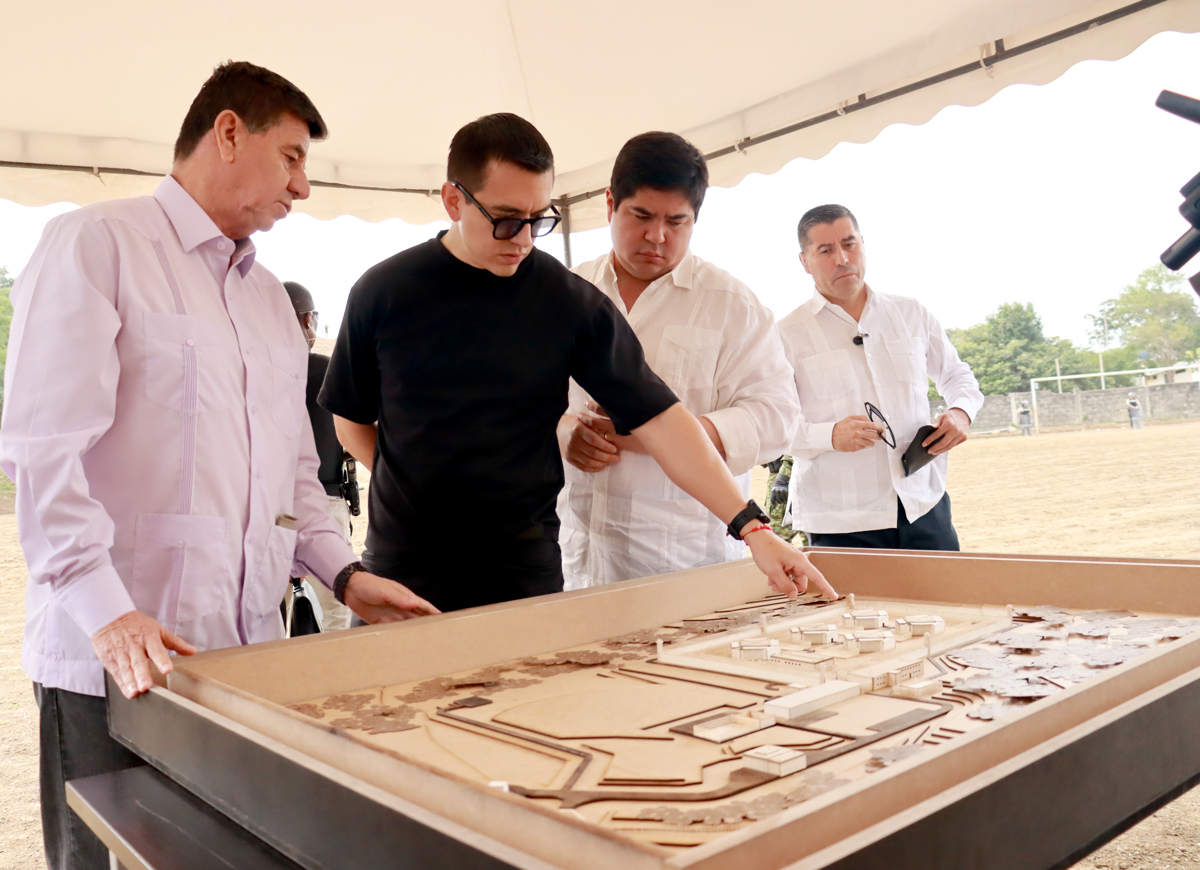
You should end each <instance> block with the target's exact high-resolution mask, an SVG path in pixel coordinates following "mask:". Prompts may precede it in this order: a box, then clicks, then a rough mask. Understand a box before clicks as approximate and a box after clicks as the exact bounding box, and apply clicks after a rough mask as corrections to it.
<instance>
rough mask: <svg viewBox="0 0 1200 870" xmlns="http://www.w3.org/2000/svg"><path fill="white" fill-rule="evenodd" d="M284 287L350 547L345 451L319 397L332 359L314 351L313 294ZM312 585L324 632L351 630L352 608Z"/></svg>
mask: <svg viewBox="0 0 1200 870" xmlns="http://www.w3.org/2000/svg"><path fill="white" fill-rule="evenodd" d="M283 286H284V288H285V289H286V290H287V293H288V298H290V299H291V300H292V307H293V308H294V309H296V319H297V320H299V321H300V329H301V330H302V331H303V332H304V339H305V341H307V342H308V347H309V351H310V353H309V354H308V389H307V390H306V391H305V404H306V405H307V406H308V418H309V420H310V421H312V428H313V439H314V440H315V441H316V443H317V457H318V458H319V459H320V460H321V467H320V468H319V469H318V471H317V480H319V481H320V482H321V485H322V486H323V487H325V494H326V495H327V496H329V513H330V514H331V515H332V516H333V518H334V519H335V520H337V522H338V525H339V526H341V527H342V534H343V535H345V537H346V543H347V544H349V543H350V533H351V529H350V506H349V504H348V503H347V502H346V498H345V493H344V492H343V487H342V484H343V471H342V458H343V456H344V455H345V450H343V449H342V445H341V443H339V442H338V440H337V433H336V432H335V431H334V428H333V415H332V414H330V413H329V412H328V411H326V410H325V409H324V408H322V407H321V406H320V405H318V404H317V393H318V392H320V390H321V383H322V382H323V381H324V380H325V370H326V369H327V368H328V367H329V357H327V356H325V354H323V353H317V352H315V351H313V350H312V347H313V345H314V344H316V341H317V319H318V317H319V315H318V313H317V311H316V305H315V304H314V303H313V298H312V294H311V293H309V292H308V289H307V288H305V287H304V286H303V285H302V284H297V283H296V282H295V281H284V282H283ZM351 462H353V460H351ZM354 485H355V486H357V485H358V484H357V483H355V484H354ZM309 585H310V586H311V587H312V591H313V592H315V593H316V598H317V601H318V602H319V603H320V605H321V630H322V631H333V630H335V629H339V628H349V627H350V620H351V617H352V616H353V613H351V611H350V608H349V607H347V606H346V605H344V604H341V603H340V602H338V600H337V599H336V598H334V597H333V591H332V590H331V589H329V587H327V586H326V585H325V584H324V583H311V584H309ZM289 594H290V590H289Z"/></svg>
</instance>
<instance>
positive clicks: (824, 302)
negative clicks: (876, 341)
mask: <svg viewBox="0 0 1200 870" xmlns="http://www.w3.org/2000/svg"><path fill="white" fill-rule="evenodd" d="M866 289H867V301H866V304H864V305H863V310H862V314H860V315H859V317H858V323H859V325H860V326H861V325H862V322H863V321H864V320H866V319H867V314H868V313H869V312H870V311H871V308H872V304H871V303H872V302H873V301H874V299H875V291H874V290H872V289H871V285H870V284H868V285H867V287H866ZM808 305H809V307H810V308H811V309H812V313H813V314H814V315H816V314H818V313H820V312H821V311H822V310H823V309H825V308H828V309H829V313H830V314H832V315H833V316H835V317H840V318H841V319H843V320H846V321H848V322H851V323H853V322H854V318H853V317H851V316H850V315H849V314H847V313H846V309H844V308H842V306H840V305H835V304H834V303H832V302H830V301H829V300H828V299H826V298H825V297H824V296H822V295H821V291H820V290H818V289H816V288H815V287H814V288H813V295H812V299H810V300H809V301H808Z"/></svg>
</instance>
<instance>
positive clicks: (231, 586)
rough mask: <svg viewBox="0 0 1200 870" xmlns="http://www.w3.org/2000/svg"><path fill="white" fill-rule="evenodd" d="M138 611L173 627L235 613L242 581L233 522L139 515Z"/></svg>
mask: <svg viewBox="0 0 1200 870" xmlns="http://www.w3.org/2000/svg"><path fill="white" fill-rule="evenodd" d="M131 595H132V597H133V601H134V603H135V604H136V605H137V608H138V610H140V611H142V612H143V613H147V614H149V615H151V616H153V617H154V618H155V619H157V620H158V621H159V622H161V623H163V624H164V625H166V626H168V627H174V626H176V625H179V624H180V623H186V622H191V621H193V620H196V619H200V618H202V617H205V616H209V615H210V614H213V613H216V612H217V611H219V610H221V609H223V608H226V609H228V610H229V611H230V612H231V613H232V612H234V611H235V603H236V601H237V595H238V583H237V578H236V577H234V575H233V570H232V567H231V563H230V558H229V541H228V521H227V520H226V519H225V518H224V517H210V516H196V515H192V514H138V516H137V519H136V521H135V523H134V549H133V589H132V590H131Z"/></svg>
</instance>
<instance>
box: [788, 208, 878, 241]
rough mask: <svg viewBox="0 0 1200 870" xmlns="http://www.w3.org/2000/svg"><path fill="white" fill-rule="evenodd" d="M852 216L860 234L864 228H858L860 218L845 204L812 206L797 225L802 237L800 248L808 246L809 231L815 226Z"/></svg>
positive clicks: (855, 227)
mask: <svg viewBox="0 0 1200 870" xmlns="http://www.w3.org/2000/svg"><path fill="white" fill-rule="evenodd" d="M847 217H848V218H850V223H852V224H854V231H855V232H856V233H858V234H859V235H860V236H861V235H862V230H860V229H859V228H858V218H856V217H855V216H854V215H853V214H852V213H851V211H850V209H848V208H846V207H845V206H844V205H836V204H834V203H830V204H829V205H819V206H817V207H816V208H810V209H809V210H808V211H806V212H805V213H804V217H802V218H800V224H799V226H797V227H796V235H797V236H798V237H799V239H800V250H801V251H803V250H804V249H805V248H807V247H808V231H809V230H811V229H812V228H813V227H815V226H820V225H821V224H832V223H836V222H837V221H840V220H841V219H842V218H847Z"/></svg>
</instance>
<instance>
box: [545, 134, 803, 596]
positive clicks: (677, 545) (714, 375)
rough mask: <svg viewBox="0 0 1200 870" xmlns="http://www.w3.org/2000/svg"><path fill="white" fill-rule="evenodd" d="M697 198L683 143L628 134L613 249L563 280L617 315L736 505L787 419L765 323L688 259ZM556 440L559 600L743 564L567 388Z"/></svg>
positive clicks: (582, 396) (775, 446)
mask: <svg viewBox="0 0 1200 870" xmlns="http://www.w3.org/2000/svg"><path fill="white" fill-rule="evenodd" d="M707 187H708V170H707V167H706V165H705V162H704V157H703V156H702V155H701V154H700V152H699V151H698V150H697V149H696V148H695V147H694V146H693V145H692V144H691V143H689V142H687V141H686V140H685V139H683V138H681V137H679V136H677V135H675V134H673V133H645V134H642V135H641V136H636V137H634V138H633V139H631V140H630V141H629V142H627V143H626V144H625V146H624V147H623V148H622V149H621V152H620V154H619V155H618V156H617V159H616V163H615V164H614V166H613V174H612V182H611V185H610V187H609V189H608V192H607V200H608V217H609V222H610V224H611V226H612V240H613V249H612V251H611V252H609V253H608V254H605V255H604V256H603V257H600V258H599V259H597V260H593V261H592V262H590V263H585V264H583V265H582V266H579V267H578V268H577V269H575V272H576V273H577V274H578V275H580V276H582V277H584V278H586V279H587V280H588V281H590V282H592V283H593V284H595V285H596V286H597V287H599V288H600V290H601V291H602V292H603V293H604V294H605V295H607V296H608V297H609V298H610V299H611V300H612V301H613V303H614V304H615V305H616V307H617V309H618V310H619V311H620V312H621V313H622V314H624V315H625V317H626V318H627V319H628V321H629V323H630V325H631V326H632V327H633V330H634V332H635V333H636V334H637V337H638V339H639V340H640V341H641V343H642V346H643V347H644V348H645V352H646V359H647V361H648V362H649V364H650V366H651V368H652V369H653V370H654V372H655V373H656V374H657V375H658V376H659V377H660V378H662V379H663V380H664V381H665V382H666V383H667V384H668V385H669V386H670V387H671V388H672V390H674V392H675V393H676V395H678V396H679V399H680V401H681V402H682V403H683V404H684V406H685V407H686V408H687V409H688V410H689V411H691V412H692V413H693V414H695V415H696V416H697V417H698V418H699V420H700V423H701V425H703V427H704V430H705V432H707V433H708V436H709V438H710V439H712V442H713V444H714V446H715V447H716V448H717V450H718V452H719V453H720V454H721V457H722V458H723V459H724V460H725V462H726V463H727V465H728V466H729V470H730V471H731V472H732V473H733V474H734V475H735V476H737V477H738V480H739V483H740V485H741V487H742V489H743V492H744V493H746V495H747V496H748V495H749V479H750V474H749V472H750V469H751V468H753V467H754V466H755V465H758V464H760V463H763V462H769V461H771V460H773V459H776V458H777V457H778V456H779V455H780V454H782V453H783V452H784V448H785V447H786V446H787V444H788V440H789V438H790V436H791V434H792V431H793V430H794V428H795V426H796V422H797V420H798V414H799V408H798V406H797V404H796V395H795V389H794V387H793V385H792V372H791V368H790V366H789V365H788V363H787V360H786V359H785V358H784V355H783V348H782V345H781V344H780V341H779V338H778V331H777V329H776V326H775V318H774V316H773V315H772V313H771V312H770V311H769V310H768V309H767V308H766V307H764V306H763V305H762V304H761V303H760V302H759V301H758V299H757V298H755V296H754V294H753V293H752V292H751V291H750V289H749V288H748V287H747V286H746V285H745V284H743V283H742V282H741V281H738V280H737V279H736V278H734V277H733V276H732V275H730V274H728V273H727V272H724V271H722V270H721V269H718V268H717V267H716V266H713V265H712V264H710V263H706V262H705V261H704V260H702V259H700V258H699V257H697V256H696V255H695V254H693V253H691V251H690V250H689V249H688V245H689V242H690V241H691V236H692V229H693V227H694V225H695V221H696V217H697V215H698V214H699V212H700V205H701V204H702V203H703V201H704V193H705V190H706V188H707ZM558 434H559V446H560V448H561V451H562V455H563V458H564V459H565V460H566V461H565V472H566V485H565V487H564V488H563V490H562V493H561V494H560V495H559V500H558V514H559V518H560V519H561V521H562V531H561V534H560V538H559V542H560V544H561V546H562V555H563V577H564V580H565V588H566V589H579V588H582V587H586V586H595V585H600V584H604V583H613V582H616V581H619V580H630V579H632V578H635V577H645V576H648V575H652V574H662V573H665V572H668V571H679V570H683V569H685V568H693V567H697V566H700V565H711V564H714V563H717V562H725V561H728V560H730V559H737V558H740V557H742V556H743V555H745V550H746V548H745V545H744V544H743V543H742V542H741V541H736V540H734V539H733V538H731V537H729V536H728V535H727V534H726V529H725V526H724V525H722V523H721V522H720V521H719V520H717V519H716V518H715V517H713V516H712V515H711V514H710V513H709V512H708V511H707V510H705V508H704V506H703V505H701V504H700V503H699V502H697V501H696V500H695V499H693V498H692V497H691V496H689V495H687V493H685V492H684V491H683V490H682V489H680V488H679V487H677V486H676V485H675V484H673V483H671V481H670V480H669V479H668V478H667V476H666V474H664V473H663V471H662V469H661V468H660V467H659V466H658V463H656V462H655V461H654V459H653V458H652V457H651V456H649V455H648V453H647V452H646V450H645V449H644V447H643V446H642V445H641V444H640V443H639V441H638V439H637V437H636V436H619V435H617V434H616V432H615V431H614V430H613V426H612V423H611V421H610V420H608V418H607V416H606V415H605V413H604V410H603V409H602V408H600V407H598V406H597V405H596V404H595V402H593V401H592V400H591V398H590V397H589V396H588V395H587V394H586V393H585V392H584V391H583V390H582V389H581V388H580V387H579V385H578V384H575V383H574V382H572V384H571V393H570V408H569V410H568V412H567V414H566V415H564V416H563V418H562V421H561V423H560V424H559V428H558Z"/></svg>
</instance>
